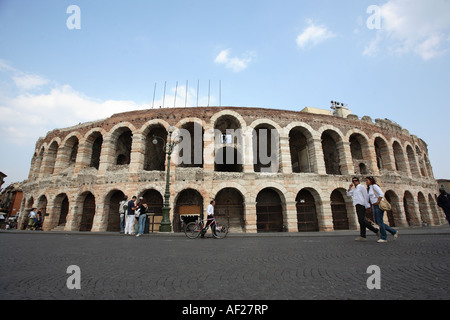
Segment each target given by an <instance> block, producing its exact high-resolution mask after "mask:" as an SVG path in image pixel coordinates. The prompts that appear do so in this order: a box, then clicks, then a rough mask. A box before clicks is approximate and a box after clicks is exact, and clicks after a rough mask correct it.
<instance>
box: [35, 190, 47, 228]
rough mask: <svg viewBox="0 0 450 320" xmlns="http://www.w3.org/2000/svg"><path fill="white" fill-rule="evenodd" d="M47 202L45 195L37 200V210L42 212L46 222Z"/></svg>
mask: <svg viewBox="0 0 450 320" xmlns="http://www.w3.org/2000/svg"><path fill="white" fill-rule="evenodd" d="M47 203H48V201H47V197H46V196H45V195H42V196H40V197H39V198H38V200H37V210H38V211H41V213H42V219H43V220H42V223H44V219H45V216H46V214H47Z"/></svg>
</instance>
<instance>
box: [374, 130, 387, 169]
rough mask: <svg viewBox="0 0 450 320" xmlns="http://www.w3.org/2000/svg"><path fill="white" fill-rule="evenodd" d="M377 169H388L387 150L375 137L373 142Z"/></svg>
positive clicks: (385, 144)
mask: <svg viewBox="0 0 450 320" xmlns="http://www.w3.org/2000/svg"><path fill="white" fill-rule="evenodd" d="M374 146H375V154H376V157H377V167H378V169H379V170H384V169H389V166H388V164H389V160H388V159H389V148H388V145H387V143H386V141H384V140H383V139H381V138H380V137H377V138H376V139H375V142H374Z"/></svg>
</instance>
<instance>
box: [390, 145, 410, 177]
mask: <svg viewBox="0 0 450 320" xmlns="http://www.w3.org/2000/svg"><path fill="white" fill-rule="evenodd" d="M392 148H393V149H394V159H395V170H397V172H403V173H405V172H407V169H406V168H407V167H406V157H405V154H404V153H403V149H402V147H401V146H400V144H399V143H398V142H397V141H394V143H393V144H392Z"/></svg>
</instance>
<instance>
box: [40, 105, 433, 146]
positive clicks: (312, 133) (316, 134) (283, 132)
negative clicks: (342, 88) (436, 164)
mask: <svg viewBox="0 0 450 320" xmlns="http://www.w3.org/2000/svg"><path fill="white" fill-rule="evenodd" d="M224 116H229V117H230V116H231V117H234V118H235V119H236V120H237V121H238V123H239V125H240V129H242V130H243V131H245V130H246V129H247V128H256V127H257V126H259V125H261V124H268V125H270V126H272V127H273V128H274V129H276V130H277V131H278V133H279V136H280V137H289V133H290V132H291V130H292V129H295V128H303V129H305V130H306V133H307V135H309V137H308V138H312V139H320V138H321V135H322V134H323V133H324V132H325V131H327V130H330V131H334V132H336V133H337V134H338V137H339V138H340V139H342V140H345V141H348V139H350V137H351V136H352V135H353V134H360V135H361V136H363V137H364V138H365V139H366V140H367V141H369V142H370V141H371V139H370V138H369V136H368V135H367V134H366V133H365V132H364V131H362V130H360V129H358V128H353V129H350V130H349V131H348V132H347V134H345V135H344V134H343V133H342V131H341V130H340V129H339V128H337V127H335V126H333V125H331V124H324V125H323V126H321V127H320V128H319V129H318V130H315V129H313V128H312V127H311V126H310V125H309V124H307V123H306V122H301V121H293V122H291V123H289V124H288V125H287V126H285V127H284V128H283V127H281V126H280V125H279V124H278V123H276V122H275V121H273V120H271V119H268V118H261V119H258V120H254V121H253V122H252V123H251V124H250V125H247V123H246V121H245V120H244V118H243V117H242V116H241V115H240V114H239V113H237V112H235V111H232V110H223V111H220V112H218V113H216V114H215V115H213V116H212V117H211V119H210V122H209V123H207V122H206V121H204V120H201V119H199V118H197V117H189V118H185V119H183V120H181V121H179V122H178V123H177V124H176V125H175V126H174V127H175V128H176V129H179V128H181V127H182V126H183V125H185V124H187V123H197V124H199V125H201V126H202V128H203V129H205V128H207V127H208V126H209V127H210V128H215V126H216V123H217V121H218V120H219V119H220V118H221V117H224ZM153 125H161V126H163V127H164V128H165V129H166V130H168V128H169V127H170V126H171V125H170V124H169V123H168V122H167V121H165V120H163V119H152V120H150V121H148V122H146V123H145V124H143V125H142V127H141V128H139V129H138V128H136V127H135V126H134V125H133V124H132V123H131V122H129V121H124V122H120V123H117V124H116V125H115V126H114V127H112V128H111V129H110V130H109V131H106V130H105V129H104V128H102V127H95V128H92V129H91V130H89V131H88V132H87V133H86V134H85V135H84V136H83V135H82V134H81V133H80V132H77V131H71V132H70V133H68V134H67V135H66V136H65V138H64V139H63V140H61V138H60V137H55V138H53V139H52V140H51V141H50V142H48V143H46V142H44V143H43V144H42V145H40V146H39V147H38V148H37V149H36V150H35V151H36V153H35V155H36V154H38V153H39V152H41V151H42V148H43V149H44V151H45V150H47V149H48V148H49V146H51V144H52V143H53V142H56V143H57V144H58V145H59V146H60V145H65V144H66V143H67V141H68V140H69V139H71V138H73V137H76V138H77V139H78V140H79V141H80V142H81V141H83V139H88V138H89V137H90V136H91V135H92V134H95V133H97V132H98V133H100V134H101V135H102V136H103V137H106V136H107V135H108V134H109V135H112V134H114V133H115V132H117V130H119V129H121V128H128V129H129V130H131V132H132V133H133V134H143V135H145V134H146V133H148V131H149V130H150V128H151V126H153ZM304 133H305V132H304ZM376 138H381V139H383V140H384V141H385V142H387V141H389V140H388V139H387V138H386V137H385V136H384V135H383V134H381V133H378V132H375V133H373V134H372V142H374V141H375V139H376ZM394 142H398V143H399V144H400V145H401V146H402V147H403V150H406V148H407V147H408V146H411V147H413V144H412V143H411V141H404V143H402V142H401V141H400V139H399V138H396V137H392V138H391V140H390V144H391V145H392V144H393V143H394ZM413 150H415V151H419V152H424V150H422V148H420V147H419V146H418V145H417V144H415V145H414V148H413ZM424 153H427V152H424Z"/></svg>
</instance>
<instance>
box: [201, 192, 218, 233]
mask: <svg viewBox="0 0 450 320" xmlns="http://www.w3.org/2000/svg"><path fill="white" fill-rule="evenodd" d="M215 205H216V202H215V201H214V200H212V201H211V202H210V203H209V205H208V207H207V208H206V214H207V216H208V217H207V218H206V219H214V206H215ZM208 226H211V231H212V232H213V233H215V232H216V224H215V223H213V220H209V221H208V220H207V222H206V225H205V228H203V230H202V233H201V237H202V238H204V237H205V233H206V228H207V227H208Z"/></svg>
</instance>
